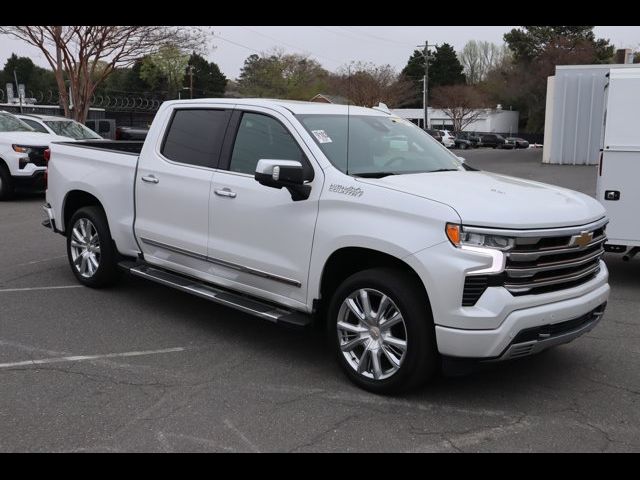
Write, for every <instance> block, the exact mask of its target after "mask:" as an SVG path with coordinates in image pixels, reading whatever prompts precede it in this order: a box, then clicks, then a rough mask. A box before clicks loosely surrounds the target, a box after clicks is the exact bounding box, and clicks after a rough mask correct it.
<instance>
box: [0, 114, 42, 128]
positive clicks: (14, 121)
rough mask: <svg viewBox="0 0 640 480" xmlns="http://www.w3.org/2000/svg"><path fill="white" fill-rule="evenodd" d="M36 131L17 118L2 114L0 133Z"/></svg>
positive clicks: (0, 115)
mask: <svg viewBox="0 0 640 480" xmlns="http://www.w3.org/2000/svg"><path fill="white" fill-rule="evenodd" d="M34 131H35V130H34V129H33V128H31V127H30V126H29V125H27V124H26V123H24V122H23V121H22V120H20V119H19V118H17V117H14V116H13V115H9V114H6V113H0V132H34Z"/></svg>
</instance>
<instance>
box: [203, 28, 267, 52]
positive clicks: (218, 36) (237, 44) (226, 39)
mask: <svg viewBox="0 0 640 480" xmlns="http://www.w3.org/2000/svg"><path fill="white" fill-rule="evenodd" d="M213 36H214V38H219V39H220V40H224V41H225V42H229V43H231V44H233V45H236V46H238V47H242V48H246V49H247V50H251V51H252V52H256V53H262V52H260V51H259V50H256V49H255V48H251V47H248V46H246V45H243V44H241V43H238V42H234V41H233V40H229V39H228V38H224V37H223V36H221V35H218V34H216V33H214V34H213Z"/></svg>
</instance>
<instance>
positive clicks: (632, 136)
mask: <svg viewBox="0 0 640 480" xmlns="http://www.w3.org/2000/svg"><path fill="white" fill-rule="evenodd" d="M604 101H605V111H604V119H603V130H602V136H601V153H600V165H599V169H598V182H597V188H596V192H597V193H596V195H597V199H598V200H599V201H600V202H601V203H602V204H603V205H604V207H605V208H606V209H607V215H608V216H609V219H610V223H609V225H608V226H607V236H608V242H607V243H608V244H607V247H606V248H607V250H608V251H612V252H620V253H622V252H626V255H625V260H629V259H630V258H632V257H633V256H634V255H635V254H636V253H638V252H639V251H640V69H636V68H633V69H632V68H613V69H611V70H610V71H609V82H608V83H607V85H606V86H605V99H604Z"/></svg>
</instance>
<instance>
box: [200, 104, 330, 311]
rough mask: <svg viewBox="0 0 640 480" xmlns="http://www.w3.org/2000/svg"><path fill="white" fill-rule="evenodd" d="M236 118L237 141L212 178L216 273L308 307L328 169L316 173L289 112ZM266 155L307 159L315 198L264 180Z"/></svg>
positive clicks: (253, 291)
mask: <svg viewBox="0 0 640 480" xmlns="http://www.w3.org/2000/svg"><path fill="white" fill-rule="evenodd" d="M236 115H238V116H239V118H238V119H237V121H236V122H235V124H236V128H237V133H236V136H235V141H234V144H233V146H232V148H231V149H230V152H229V154H228V157H227V158H226V159H223V160H221V168H220V169H218V170H216V172H215V173H214V175H213V185H212V195H211V209H210V222H209V230H210V237H209V253H208V256H209V262H210V263H211V266H210V272H211V273H213V274H215V275H216V276H220V277H223V278H224V279H225V280H226V281H227V282H231V285H232V286H233V287H235V288H237V289H240V290H243V291H245V292H247V293H251V294H254V295H258V296H262V297H264V298H267V299H270V300H274V301H280V302H283V303H286V304H289V305H291V306H294V307H296V306H298V307H302V306H303V304H305V302H306V295H307V277H308V272H309V261H310V258H311V246H312V243H313V234H314V229H315V223H316V218H317V215H318V198H319V196H320V190H321V186H322V181H323V175H322V171H321V170H320V169H319V168H315V171H314V168H313V166H312V163H311V161H310V160H309V158H310V156H311V153H310V152H309V151H308V150H307V148H306V146H304V143H303V142H302V140H301V139H300V137H299V135H298V134H297V132H295V129H293V128H292V127H291V124H290V123H289V122H288V120H287V119H286V118H285V117H284V116H282V115H280V114H279V113H277V112H273V111H271V110H269V109H261V108H258V107H255V109H253V110H251V111H244V112H241V113H240V112H238V113H236ZM232 123H233V122H232ZM230 128H231V127H230ZM260 159H274V160H297V161H300V162H301V163H302V164H303V165H304V166H305V171H306V174H305V176H306V178H307V179H308V180H309V183H310V185H311V187H312V188H311V195H310V197H309V198H308V199H306V200H301V201H293V200H292V199H291V194H290V193H289V191H287V190H286V189H280V190H278V189H275V188H270V187H265V186H263V185H261V184H259V183H258V182H257V181H256V180H255V179H254V173H255V168H256V164H257V163H258V160H260ZM223 162H224V164H223ZM314 164H315V163H314Z"/></svg>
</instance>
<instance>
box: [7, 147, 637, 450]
mask: <svg viewBox="0 0 640 480" xmlns="http://www.w3.org/2000/svg"><path fill="white" fill-rule="evenodd" d="M541 152H542V151H541V150H533V149H531V150H523V151H515V152H510V151H501V150H498V151H494V150H473V151H468V150H467V151H464V152H460V153H458V154H459V155H462V156H464V157H466V159H467V161H468V163H469V164H470V165H473V166H475V167H478V168H482V169H486V170H491V171H497V172H501V173H509V174H512V175H515V176H520V177H525V178H533V179H538V180H542V181H547V182H549V183H555V184H559V185H562V186H567V187H570V188H575V189H578V190H581V191H584V192H586V193H589V194H593V193H594V191H595V175H596V171H595V168H594V167H563V166H546V165H541V164H540V163H539V161H540V157H541ZM43 200H44V199H43V196H42V195H21V196H20V197H18V198H17V199H15V200H13V201H11V202H6V203H0V252H1V253H2V255H0V451H4V452H10V451H56V452H58V451H65V452H67V451H108V452H111V451H114V452H119V451H158V452H170V451H216V452H241V451H248V452H258V451H259V452H269V451H277V452H290V451H293V452H303V451H323V452H324V451H331V452H351V451H365V452H372V451H402V452H405V451H406V452H437V451H444V452H451V451H518V452H520V451H545V452H556V451H563V452H564V451H589V452H592V451H593V452H600V451H611V452H614V451H639V450H640V375H639V374H638V372H639V371H640V328H639V327H640V295H639V293H640V259H636V260H635V261H633V262H629V263H624V262H622V261H621V259H620V258H619V257H617V256H614V255H608V256H607V257H606V262H607V264H608V267H609V270H610V282H611V286H612V294H611V298H610V301H609V305H608V308H607V312H606V314H605V317H604V319H603V320H602V321H601V323H600V324H599V325H598V326H597V327H596V328H595V329H594V330H593V331H592V332H590V333H588V334H586V335H585V336H583V337H581V338H580V339H578V340H576V341H574V342H573V343H571V344H568V345H564V346H561V347H558V348H555V349H552V350H549V351H547V352H544V353H542V354H540V355H538V356H536V357H531V358H526V359H523V360H519V361H516V362H513V363H509V364H503V365H496V366H492V367H490V368H486V369H483V370H482V371H479V372H476V373H473V374H470V375H468V376H464V377H456V378H438V379H436V381H435V382H434V383H432V384H430V385H429V386H427V387H425V388H424V389H422V390H420V391H418V392H415V393H412V394H410V395H406V396H402V397H381V396H375V395H372V394H369V393H366V392H364V391H361V390H359V389H357V388H356V387H354V386H353V385H352V384H351V383H349V381H348V380H347V379H346V378H345V377H344V376H343V375H342V373H341V372H340V371H339V368H338V367H337V364H336V363H335V362H334V360H333V358H332V357H331V356H330V355H329V354H328V352H327V349H326V348H325V341H324V337H323V335H322V334H321V332H319V331H315V330H292V329H287V328H284V327H279V326H276V325H273V324H270V323H268V322H265V321H262V320H259V319H255V318H253V317H250V316H247V315H244V314H241V313H238V312H235V311H233V310H229V309H227V308H224V307H221V306H218V305H215V304H212V303H209V302H207V301H205V300H201V299H199V298H195V297H192V296H189V295H187V294H184V293H180V292H177V291H173V290H171V289H168V288H166V287H163V286H160V285H157V284H153V283H149V282H145V281H143V280H137V279H134V278H128V277H125V278H124V281H123V282H121V283H120V284H119V285H118V286H117V287H114V288H112V289H109V290H102V291H96V290H91V289H87V288H83V287H79V286H78V285H77V283H76V281H75V278H74V277H73V275H72V273H71V271H70V270H69V267H68V264H67V260H66V257H65V256H64V253H65V247H64V239H63V238H62V237H61V236H59V235H54V234H52V233H50V232H48V231H47V230H45V229H44V228H43V227H42V226H41V225H40V222H41V221H42V219H43V217H42V210H41V205H42V203H43Z"/></svg>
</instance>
